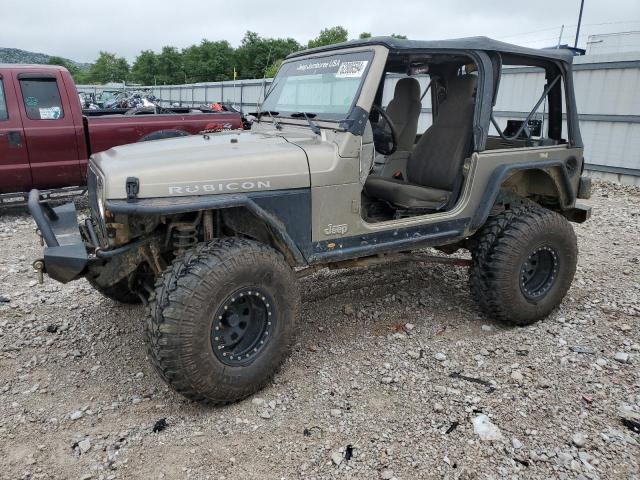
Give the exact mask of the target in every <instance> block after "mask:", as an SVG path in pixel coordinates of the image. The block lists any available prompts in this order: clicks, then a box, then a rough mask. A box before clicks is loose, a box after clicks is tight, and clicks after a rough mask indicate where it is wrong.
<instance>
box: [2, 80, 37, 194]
mask: <svg viewBox="0 0 640 480" xmlns="http://www.w3.org/2000/svg"><path fill="white" fill-rule="evenodd" d="M30 188H31V170H30V168H29V155H28V153H27V146H26V145H25V142H24V129H23V128H22V120H20V112H19V111H18V99H17V97H16V95H15V91H14V89H13V85H12V84H11V78H6V77H5V78H3V77H2V75H0V193H14V192H27V191H29V189H30Z"/></svg>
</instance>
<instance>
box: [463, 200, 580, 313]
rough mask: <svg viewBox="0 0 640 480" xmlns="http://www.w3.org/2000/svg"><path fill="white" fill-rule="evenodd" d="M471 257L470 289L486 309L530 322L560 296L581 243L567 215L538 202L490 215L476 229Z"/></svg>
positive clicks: (567, 283) (568, 284)
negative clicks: (566, 217) (577, 239)
mask: <svg viewBox="0 0 640 480" xmlns="http://www.w3.org/2000/svg"><path fill="white" fill-rule="evenodd" d="M472 257H473V264H472V267H471V274H470V284H471V292H472V294H473V296H474V298H475V299H476V301H477V302H478V304H479V306H480V308H481V309H482V310H483V311H484V313H485V314H486V315H488V316H489V317H492V318H495V319H497V320H501V321H503V322H505V323H510V324H514V325H529V324H531V323H534V322H536V321H537V320H540V319H542V318H544V317H546V316H547V315H549V313H551V311H552V310H553V309H554V308H556V307H557V306H558V305H559V304H560V303H561V302H562V299H563V298H564V296H565V294H566V293H567V291H568V290H569V287H570V286H571V282H572V281H573V276H574V274H575V271H576V263H577V257H578V246H577V241H576V235H575V232H574V231H573V228H572V227H571V225H570V224H569V222H568V221H567V220H566V219H565V218H564V217H562V216H561V215H559V214H557V213H555V212H553V211H551V210H547V209H545V208H542V207H540V206H537V205H536V206H530V207H523V208H520V209H515V210H507V211H505V212H503V213H501V214H500V215H497V216H495V217H493V218H491V219H490V220H489V221H488V222H487V224H486V225H485V226H484V227H483V228H482V229H481V230H480V232H478V234H477V238H476V242H475V248H474V249H473V251H472Z"/></svg>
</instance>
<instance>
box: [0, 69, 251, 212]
mask: <svg viewBox="0 0 640 480" xmlns="http://www.w3.org/2000/svg"><path fill="white" fill-rule="evenodd" d="M241 128H242V119H241V116H240V114H239V113H236V112H211V113H184V114H175V113H167V114H145V115H118V114H114V115H104V116H90V117H87V116H85V115H83V111H82V109H81V105H80V100H79V99H78V94H77V91H76V87H75V84H74V82H73V79H72V77H71V75H70V74H69V72H68V71H67V70H66V69H65V68H63V67H56V66H48V65H2V64H0V204H3V203H14V202H15V201H23V200H26V198H27V194H26V193H24V192H28V191H29V190H31V189H32V188H37V189H39V190H43V191H45V194H46V192H51V191H61V192H65V191H68V190H69V189H70V188H75V187H82V186H84V185H85V183H86V169H87V161H88V159H89V156H90V155H91V154H92V153H97V152H101V151H104V150H108V149H109V148H111V147H114V146H117V145H123V144H127V143H134V142H138V141H145V140H151V139H156V138H167V137H171V136H180V135H189V134H196V133H198V132H201V131H203V130H211V129H241Z"/></svg>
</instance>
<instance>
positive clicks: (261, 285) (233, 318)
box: [146, 238, 300, 405]
mask: <svg viewBox="0 0 640 480" xmlns="http://www.w3.org/2000/svg"><path fill="white" fill-rule="evenodd" d="M149 307H150V316H149V320H148V322H147V325H146V337H147V350H148V353H149V356H150V357H151V359H152V362H153V364H154V366H155V368H156V370H157V371H158V373H159V374H160V375H161V377H162V378H163V379H164V380H165V381H166V382H167V383H169V385H171V386H172V387H173V388H174V389H175V390H176V391H178V392H179V393H181V394H182V395H184V396H185V397H187V398H190V399H192V400H196V401H205V402H207V403H211V404H217V405H221V404H225V403H229V402H233V401H237V400H240V399H242V398H244V397H247V396H249V395H251V394H252V393H254V392H256V391H258V390H259V389H261V388H263V387H264V386H265V385H266V384H267V382H268V381H269V380H270V379H271V377H272V376H273V375H274V373H275V372H276V371H277V370H278V368H279V367H280V365H281V364H282V362H283V361H284V360H285V359H286V358H287V356H288V354H289V351H290V349H291V347H292V345H293V341H294V338H295V330H296V323H297V317H298V315H299V310H300V293H299V291H298V286H297V283H296V278H295V274H294V272H293V270H292V269H291V268H290V267H289V265H288V264H287V263H286V262H285V261H284V258H283V257H282V255H280V253H278V252H277V251H275V250H273V249H272V248H270V247H268V246H266V245H263V244H261V243H258V242H254V241H251V240H245V239H239V238H229V239H223V240H214V241H212V242H209V243H206V244H201V245H198V246H197V247H195V248H194V249H192V250H189V251H188V252H186V253H185V254H184V255H183V256H181V257H180V258H179V259H177V260H176V261H175V262H174V263H173V264H172V265H171V267H169V269H168V270H167V271H166V272H165V273H164V274H163V276H162V277H161V278H160V279H159V280H158V282H157V283H156V289H155V294H154V295H152V298H151V299H150V302H149Z"/></svg>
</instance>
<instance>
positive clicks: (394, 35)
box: [391, 33, 407, 40]
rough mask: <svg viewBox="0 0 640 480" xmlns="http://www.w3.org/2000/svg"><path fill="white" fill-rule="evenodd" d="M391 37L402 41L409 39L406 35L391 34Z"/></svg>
mask: <svg viewBox="0 0 640 480" xmlns="http://www.w3.org/2000/svg"><path fill="white" fill-rule="evenodd" d="M391 36H392V37H393V38H398V39H400V40H406V39H407V36H406V35H398V34H397V33H392V34H391Z"/></svg>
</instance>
